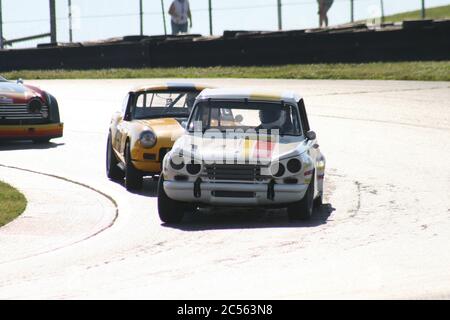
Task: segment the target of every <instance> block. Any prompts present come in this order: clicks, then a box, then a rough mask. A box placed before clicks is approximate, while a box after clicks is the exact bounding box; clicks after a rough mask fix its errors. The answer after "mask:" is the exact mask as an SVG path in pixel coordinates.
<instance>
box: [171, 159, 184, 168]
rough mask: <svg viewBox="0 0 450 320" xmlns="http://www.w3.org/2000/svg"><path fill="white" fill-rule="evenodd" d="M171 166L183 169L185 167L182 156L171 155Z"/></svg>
mask: <svg viewBox="0 0 450 320" xmlns="http://www.w3.org/2000/svg"><path fill="white" fill-rule="evenodd" d="M170 166H171V167H172V168H174V169H175V170H181V169H183V168H184V161H183V158H182V157H179V156H172V157H170Z"/></svg>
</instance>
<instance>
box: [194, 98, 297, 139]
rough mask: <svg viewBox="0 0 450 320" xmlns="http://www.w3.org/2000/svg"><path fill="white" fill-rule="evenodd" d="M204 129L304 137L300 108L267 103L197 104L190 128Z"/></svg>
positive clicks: (224, 102)
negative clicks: (298, 109)
mask: <svg viewBox="0 0 450 320" xmlns="http://www.w3.org/2000/svg"><path fill="white" fill-rule="evenodd" d="M199 127H201V130H202V131H203V132H205V131H206V130H209V129H215V130H220V131H222V132H225V131H228V130H244V131H246V130H255V131H256V132H260V131H262V130H265V131H267V132H270V131H272V130H278V132H279V134H280V135H298V136H300V135H301V132H302V130H301V126H300V122H299V116H298V111H297V108H296V107H294V106H291V105H286V104H285V105H283V106H282V105H281V103H267V102H248V103H245V102H227V101H223V102H222V101H214V102H200V103H199V104H197V105H196V107H195V110H194V113H193V115H192V117H191V119H190V121H189V124H188V129H189V131H191V132H193V131H194V130H199Z"/></svg>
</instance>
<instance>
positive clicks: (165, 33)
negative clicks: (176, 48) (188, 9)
mask: <svg viewBox="0 0 450 320" xmlns="http://www.w3.org/2000/svg"><path fill="white" fill-rule="evenodd" d="M161 10H162V11H161V12H162V18H163V24H164V35H165V36H167V26H166V13H165V11H164V0H161Z"/></svg>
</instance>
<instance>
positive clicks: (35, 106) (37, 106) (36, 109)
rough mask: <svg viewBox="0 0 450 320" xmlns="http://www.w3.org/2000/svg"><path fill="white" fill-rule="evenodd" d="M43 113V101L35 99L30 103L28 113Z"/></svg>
mask: <svg viewBox="0 0 450 320" xmlns="http://www.w3.org/2000/svg"><path fill="white" fill-rule="evenodd" d="M41 111H42V102H41V100H39V99H37V98H34V99H33V100H31V101H30V102H29V103H28V112H30V113H40V112H41Z"/></svg>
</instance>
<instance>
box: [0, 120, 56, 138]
mask: <svg viewBox="0 0 450 320" xmlns="http://www.w3.org/2000/svg"><path fill="white" fill-rule="evenodd" d="M63 130H64V124H62V123H51V124H31V125H0V140H33V139H54V138H61V137H62V136H63Z"/></svg>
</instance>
